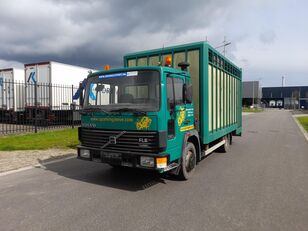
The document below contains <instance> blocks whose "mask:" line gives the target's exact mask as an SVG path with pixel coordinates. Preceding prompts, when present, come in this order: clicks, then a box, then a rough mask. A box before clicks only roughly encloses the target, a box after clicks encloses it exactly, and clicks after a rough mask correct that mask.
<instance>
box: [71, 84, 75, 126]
mask: <svg viewBox="0 0 308 231" xmlns="http://www.w3.org/2000/svg"><path fill="white" fill-rule="evenodd" d="M73 97H74V85H73V84H72V106H71V108H72V128H74V127H75V126H74V110H75V105H74V99H73Z"/></svg>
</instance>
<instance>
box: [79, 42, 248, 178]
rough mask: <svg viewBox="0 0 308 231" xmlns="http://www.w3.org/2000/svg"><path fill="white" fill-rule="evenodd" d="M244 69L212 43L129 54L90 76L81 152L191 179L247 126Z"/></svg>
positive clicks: (95, 158) (94, 158) (85, 157)
mask: <svg viewBox="0 0 308 231" xmlns="http://www.w3.org/2000/svg"><path fill="white" fill-rule="evenodd" d="M241 86H242V71H241V69H240V68H239V67H237V66H236V65H234V64H233V63H232V62H231V61H230V60H228V59H227V58H226V57H224V56H223V55H222V54H220V53H219V52H218V51H217V50H215V49H214V48H213V47H212V46H210V45H209V44H208V43H207V42H197V43H191V44H185V45H179V46H173V47H164V48H163V49H155V50H148V51H142V52H136V53H130V54H127V55H125V56H124V67H123V68H119V69H111V70H105V71H99V72H96V73H92V74H90V75H89V76H88V78H87V87H86V92H85V101H84V109H83V111H82V117H81V127H79V131H78V135H79V136H78V137H79V141H80V145H79V146H78V158H80V159H82V160H88V161H97V162H102V163H107V164H110V165H111V166H113V167H118V166H128V167H134V168H144V169H151V170H156V171H158V172H160V173H163V172H168V171H170V172H172V173H173V174H176V175H179V176H180V177H181V178H183V179H188V178H189V177H190V176H191V175H192V174H193V172H194V170H195V166H196V164H197V163H198V162H199V161H201V159H202V158H203V157H205V156H206V155H208V154H210V153H211V152H213V151H214V150H217V149H219V150H220V151H222V152H227V151H228V149H229V145H230V144H231V141H232V136H233V135H241V133H242V115H241V94H242V87H241Z"/></svg>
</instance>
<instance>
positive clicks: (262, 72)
mask: <svg viewBox="0 0 308 231" xmlns="http://www.w3.org/2000/svg"><path fill="white" fill-rule="evenodd" d="M0 9H1V13H0V68H4V67H22V66H23V65H22V63H29V62H37V61H46V60H54V61H59V62H64V63H69V64H74V65H80V66H85V67H91V68H101V67H102V66H103V65H104V64H106V63H108V64H111V66H112V67H119V66H121V65H122V57H123V55H124V54H125V53H128V52H133V51H139V50H145V49H152V48H158V47H162V46H163V45H164V46H170V45H176V44H182V43H190V42H196V41H202V40H206V39H207V40H208V41H209V43H210V44H211V45H213V46H214V47H216V46H219V45H221V44H222V41H223V40H224V36H226V38H227V40H228V41H231V45H230V46H228V47H227V53H226V56H227V57H228V58H230V59H231V60H232V61H234V62H235V63H236V64H238V65H239V66H240V67H242V68H243V78H244V80H261V84H262V86H280V85H281V76H285V79H286V85H308V24H307V23H308V2H307V1H305V0H301V1H296V0H293V1H292V0H290V1H284V0H251V1H248V0H234V1H232V0H190V1H187V0H177V1H171V0H169V1H158V0H156V1H150V0H149V1H148V0H109V1H107V0H89V1H82V0H63V1H60V0H1V1H0Z"/></svg>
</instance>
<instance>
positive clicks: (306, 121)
mask: <svg viewBox="0 0 308 231" xmlns="http://www.w3.org/2000/svg"><path fill="white" fill-rule="evenodd" d="M296 119H297V120H298V122H299V123H300V124H301V125H302V126H303V128H304V129H305V130H306V132H308V116H301V117H297V118H296Z"/></svg>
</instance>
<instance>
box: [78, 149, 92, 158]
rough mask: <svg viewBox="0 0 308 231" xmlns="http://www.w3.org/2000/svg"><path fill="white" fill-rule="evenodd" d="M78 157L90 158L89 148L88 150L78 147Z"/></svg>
mask: <svg viewBox="0 0 308 231" xmlns="http://www.w3.org/2000/svg"><path fill="white" fill-rule="evenodd" d="M80 157H83V158H90V150H88V149H80Z"/></svg>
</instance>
